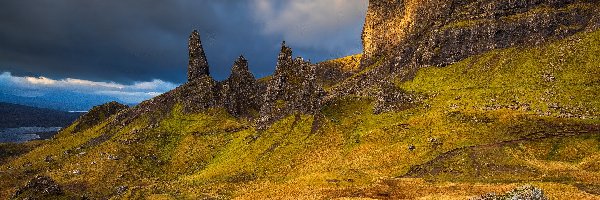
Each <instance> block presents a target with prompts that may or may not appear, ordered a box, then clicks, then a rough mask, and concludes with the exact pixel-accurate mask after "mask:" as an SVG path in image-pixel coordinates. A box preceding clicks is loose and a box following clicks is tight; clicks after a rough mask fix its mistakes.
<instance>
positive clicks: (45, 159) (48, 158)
mask: <svg viewBox="0 0 600 200" xmlns="http://www.w3.org/2000/svg"><path fill="white" fill-rule="evenodd" d="M44 161H45V162H47V163H49V162H52V161H54V159H53V158H52V156H46V158H44Z"/></svg>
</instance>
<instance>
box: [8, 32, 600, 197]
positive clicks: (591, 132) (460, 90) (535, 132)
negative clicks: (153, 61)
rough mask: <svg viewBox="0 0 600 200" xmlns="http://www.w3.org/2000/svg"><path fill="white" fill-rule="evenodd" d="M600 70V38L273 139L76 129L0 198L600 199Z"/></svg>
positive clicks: (508, 53)
mask: <svg viewBox="0 0 600 200" xmlns="http://www.w3.org/2000/svg"><path fill="white" fill-rule="evenodd" d="M599 59H600V31H596V32H591V33H582V34H578V35H575V36H573V37H570V38H568V39H565V40H561V41H555V42H551V43H548V44H543V45H540V46H535V47H527V48H526V47H521V48H510V49H502V50H495V51H492V52H488V53H485V54H482V55H478V56H473V57H470V58H468V59H466V60H463V61H461V62H459V63H455V64H453V65H450V66H447V67H444V68H436V67H430V68H424V69H421V70H420V71H419V72H418V74H417V75H416V77H415V79H414V80H411V81H408V82H398V83H397V86H398V87H399V88H402V89H404V90H406V91H409V92H411V93H414V94H417V95H420V96H422V97H423V98H424V99H426V100H424V101H422V102H420V103H418V104H417V106H415V107H412V108H408V109H405V110H400V111H394V112H385V113H381V114H373V113H374V112H373V103H374V101H375V100H374V99H369V98H364V97H353V96H347V97H343V98H341V99H336V100H334V101H332V102H329V103H328V104H327V105H325V107H324V108H323V109H322V110H321V112H320V114H318V115H315V116H309V115H292V116H288V117H286V118H284V119H282V120H280V121H278V122H276V123H275V124H274V125H272V126H271V127H270V128H269V129H267V130H265V131H256V130H255V129H254V128H253V127H252V124H251V123H250V122H246V121H240V120H237V119H236V118H234V117H232V116H230V115H229V114H227V112H225V111H224V110H222V109H210V110H207V111H206V112H204V113H201V114H184V113H183V111H182V108H181V105H179V104H177V105H176V106H174V107H173V108H172V110H171V112H170V114H169V116H166V117H165V119H164V120H162V121H161V122H160V123H158V125H156V126H150V127H149V126H148V124H149V117H151V116H152V114H148V115H146V116H144V117H140V118H137V119H135V120H134V121H133V122H132V123H130V124H128V125H127V126H125V127H124V128H122V129H118V130H115V129H113V128H111V127H108V126H107V124H108V123H109V122H110V121H111V120H113V119H114V116H113V117H111V118H110V119H108V120H107V121H105V122H104V123H101V124H99V125H96V126H94V127H92V128H90V129H86V130H83V131H82V132H76V133H72V130H73V128H74V127H73V126H75V125H73V126H72V127H70V128H68V129H66V130H65V131H64V132H63V133H61V134H60V135H59V136H58V137H57V138H55V139H54V140H51V141H46V142H43V143H42V144H39V145H40V146H39V147H35V148H33V149H32V150H31V151H29V152H27V153H24V154H22V155H21V156H18V157H12V158H5V159H4V160H5V161H4V163H3V164H2V166H1V167H0V171H1V173H0V188H1V191H0V196H10V195H11V194H12V193H14V192H15V191H16V189H17V188H19V187H21V186H23V185H25V184H26V182H27V181H28V180H30V179H31V178H32V177H34V176H35V175H37V174H42V175H46V176H49V177H51V178H52V179H54V180H55V181H56V182H57V183H58V184H59V185H60V186H61V187H62V188H63V190H64V191H65V192H64V194H62V195H60V196H58V197H60V198H69V197H79V196H82V195H84V196H88V197H92V198H103V197H115V198H141V197H148V198H150V199H197V198H201V197H216V198H223V199H229V198H239V199H263V198H289V199H295V198H300V199H319V198H324V199H329V198H338V197H347V198H359V197H368V198H417V197H420V198H424V199H464V198H468V197H472V196H476V195H481V194H485V193H488V192H506V191H509V190H512V189H513V188H515V187H517V186H520V185H523V184H532V185H535V186H537V187H540V188H542V189H544V191H545V192H546V194H547V195H548V196H549V197H550V198H552V199H563V198H575V199H586V198H589V199H592V198H597V197H596V196H593V194H600V181H599V180H600V136H599V135H600V118H598V117H600V111H599V110H598V109H600V100H598V97H599V92H598V91H600V88H599V87H600V66H598V65H599V63H600V60H599ZM349 67H350V66H349ZM48 157H50V158H51V159H50V161H48V159H47V158H48Z"/></svg>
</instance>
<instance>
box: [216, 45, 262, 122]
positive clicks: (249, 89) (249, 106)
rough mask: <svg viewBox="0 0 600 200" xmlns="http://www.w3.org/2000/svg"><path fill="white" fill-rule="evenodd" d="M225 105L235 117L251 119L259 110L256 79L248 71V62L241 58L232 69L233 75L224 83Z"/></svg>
mask: <svg viewBox="0 0 600 200" xmlns="http://www.w3.org/2000/svg"><path fill="white" fill-rule="evenodd" d="M222 85H223V86H222V89H221V90H222V91H223V96H222V98H223V104H224V106H225V108H226V109H227V111H228V112H229V113H230V114H231V115H233V116H235V117H247V118H251V117H253V115H254V114H257V113H258V110H259V108H260V107H259V101H258V98H259V94H258V87H257V84H256V79H255V78H254V75H252V73H250V70H248V61H247V60H246V59H245V58H244V57H243V56H240V57H239V58H238V60H236V61H235V63H234V64H233V68H231V75H230V76H229V78H227V80H226V81H224V82H223V83H222Z"/></svg>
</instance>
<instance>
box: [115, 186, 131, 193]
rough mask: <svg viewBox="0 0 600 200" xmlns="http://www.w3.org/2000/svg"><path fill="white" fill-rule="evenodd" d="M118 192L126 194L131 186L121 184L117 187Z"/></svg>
mask: <svg viewBox="0 0 600 200" xmlns="http://www.w3.org/2000/svg"><path fill="white" fill-rule="evenodd" d="M116 190H117V194H118V195H121V194H124V193H125V192H127V190H129V187H127V186H125V185H121V186H118V187H117V189H116Z"/></svg>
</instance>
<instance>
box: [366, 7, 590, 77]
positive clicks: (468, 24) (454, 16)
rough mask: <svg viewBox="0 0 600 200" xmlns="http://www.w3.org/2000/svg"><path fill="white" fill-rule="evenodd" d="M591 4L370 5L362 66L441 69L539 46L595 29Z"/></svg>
mask: <svg viewBox="0 0 600 200" xmlns="http://www.w3.org/2000/svg"><path fill="white" fill-rule="evenodd" d="M599 7H600V6H599V3H598V1H594V0H515V1H498V0H467V1H464V0H451V1H436V0H371V1H369V9H368V12H367V18H366V21H365V25H364V29H363V35H362V38H363V45H364V59H363V61H364V64H365V66H366V65H369V64H372V63H374V62H376V60H377V58H379V57H389V58H393V59H394V64H398V65H399V66H400V67H403V66H406V65H426V66H430V65H434V66H445V65H448V64H451V63H454V62H456V61H459V60H462V59H464V58H466V57H468V56H471V55H475V54H479V53H482V52H485V51H489V50H492V49H498V48H506V47H511V46H515V45H523V44H539V43H543V42H547V41H551V40H554V39H560V38H564V37H566V36H569V35H573V34H574V33H577V32H580V31H583V30H591V29H595V28H597V27H598V26H599V25H600V21H599V20H598V17H599V14H598V13H599V11H600V9H599Z"/></svg>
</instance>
